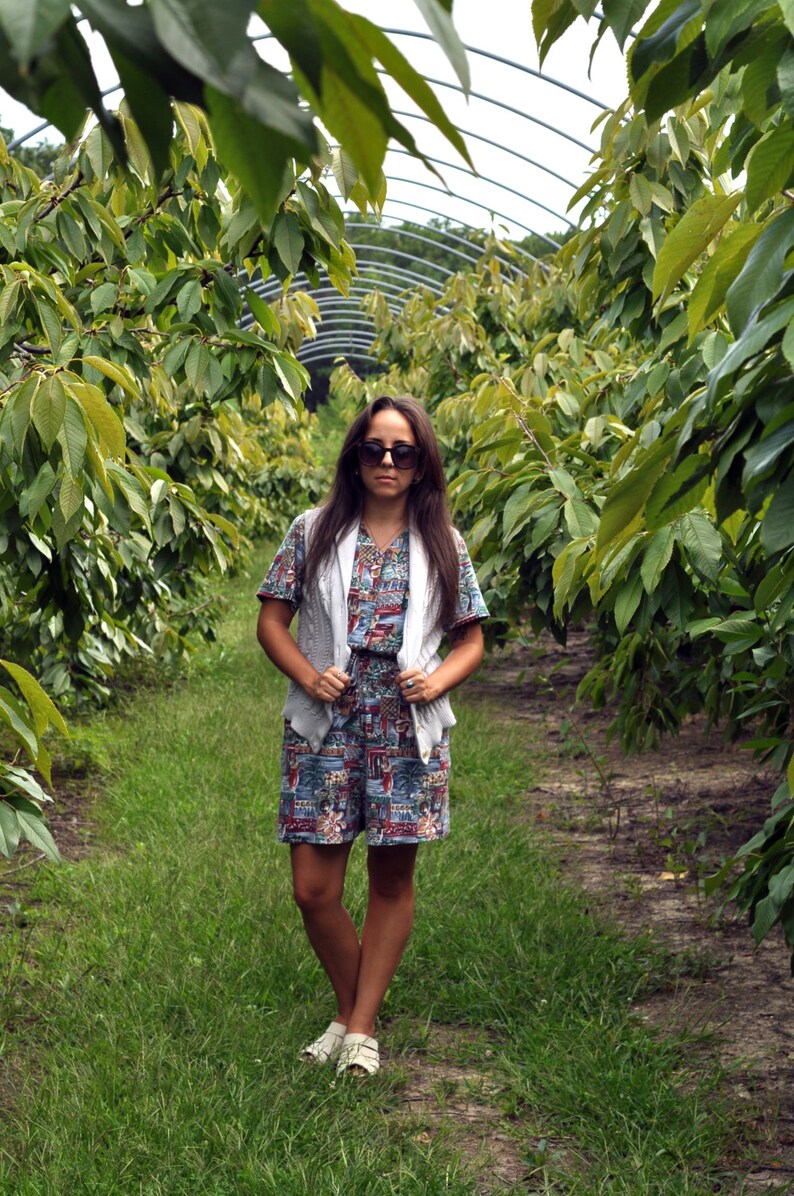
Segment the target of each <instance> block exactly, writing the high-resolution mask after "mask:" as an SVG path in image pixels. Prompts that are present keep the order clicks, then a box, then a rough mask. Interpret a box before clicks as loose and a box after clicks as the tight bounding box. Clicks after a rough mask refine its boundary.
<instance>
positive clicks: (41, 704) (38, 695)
mask: <svg viewBox="0 0 794 1196" xmlns="http://www.w3.org/2000/svg"><path fill="white" fill-rule="evenodd" d="M0 664H1V665H2V666H3V668H4V669H5V670H6V672H8V673H10V674H11V676H12V677H13V678H14V680H15V681H16V683H17V685H18V686H19V688H20V690H21V691H22V695H23V697H24V699H25V701H26V702H27V704H28V706H29V707H30V710H31V713H32V714H33V723H34V726H35V728H36V733H37V734H38V735H41V733H42V732H43V731H45V730H46V728H47V727H48V726H49V724H50V723H52V724H53V725H54V726H55V727H57V729H58V730H59V731H60V732H61V734H62V735H68V734H69V732H68V730H67V728H66V723H65V722H64V720H63V717H62V715H61V713H60V711H59V710H58V708H57V706H56V705H55V704H54V702H53V701H52V700H51V699H50V698H49V697H48V696H47V694H46V693H45V692H44V690H43V689H42V687H41V686H40V685H39V683H38V681H37V680H36V678H35V677H33V676H32V675H31V674H30V673H29V672H28V671H27V669H23V668H22V666H21V665H19V664H14V663H13V662H12V661H10V660H0Z"/></svg>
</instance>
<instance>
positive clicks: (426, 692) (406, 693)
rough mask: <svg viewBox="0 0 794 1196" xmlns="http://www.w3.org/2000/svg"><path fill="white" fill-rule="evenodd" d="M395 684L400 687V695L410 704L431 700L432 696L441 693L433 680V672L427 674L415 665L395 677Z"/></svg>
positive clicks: (437, 695)
mask: <svg viewBox="0 0 794 1196" xmlns="http://www.w3.org/2000/svg"><path fill="white" fill-rule="evenodd" d="M397 684H398V686H399V687H400V696H401V697H402V698H404V699H405V701H406V702H411V703H412V704H413V703H421V702H432V701H433V699H434V698H438V697H440V695H441V690H440V688H439V687H438V685H437V684H436V682H435V681H434V680H433V674H432V673H431V674H430V676H428V675H427V673H425V672H423V671H422V669H419V668H416V667H415V666H414V667H413V668H410V669H405V670H404V671H403V672H402V673H400V674H399V676H398V677H397Z"/></svg>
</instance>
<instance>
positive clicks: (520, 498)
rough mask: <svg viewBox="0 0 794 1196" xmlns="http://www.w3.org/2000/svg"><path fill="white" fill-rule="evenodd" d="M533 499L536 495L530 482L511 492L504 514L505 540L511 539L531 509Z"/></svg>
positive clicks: (503, 532)
mask: <svg viewBox="0 0 794 1196" xmlns="http://www.w3.org/2000/svg"><path fill="white" fill-rule="evenodd" d="M533 498H534V494H533V489H532V484H531V483H530V482H523V483H522V484H521V485H520V486H516V488H515V490H513V491H512V492H511V494H510V496H509V498H508V500H507V502H506V503H505V506H504V511H503V512H502V534H503V536H504V539H505V540H508V539H509V538H510V535H511V533H512V531H513V528H514V527H515V526H516V525H517V524H518V522H519V520H520V519H521V518H522V517H523V516H524V515H525V514H526V513H527V512H528V511H529V510H530V509H531V507H532V501H533Z"/></svg>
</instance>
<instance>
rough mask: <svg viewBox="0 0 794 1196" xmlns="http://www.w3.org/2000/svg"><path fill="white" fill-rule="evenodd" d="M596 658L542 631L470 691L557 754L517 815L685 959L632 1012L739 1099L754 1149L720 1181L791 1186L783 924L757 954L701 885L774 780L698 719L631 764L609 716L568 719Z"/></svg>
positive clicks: (741, 838)
mask: <svg viewBox="0 0 794 1196" xmlns="http://www.w3.org/2000/svg"><path fill="white" fill-rule="evenodd" d="M589 660H590V654H589V651H588V648H587V642H586V637H585V636H584V635H583V634H579V635H574V636H572V637H571V638H570V639H569V642H568V645H567V646H566V647H565V648H563V647H561V646H560V645H558V644H556V643H555V642H554V641H553V640H552V639H551V638H549V639H548V641H543V642H542V644H541V645H540V646H539V647H536V648H534V649H523V650H521V649H518V648H512V649H510V650H509V651H505V652H502V653H495V654H493V655H492V656H491V658H490V662H489V664H488V665H487V666H486V668H485V669H484V670H483V672H482V673H481V674H480V675H479V678H478V684H477V689H478V691H479V692H480V693H482V694H483V696H484V697H485V698H488V699H491V700H493V699H497V700H498V701H499V703H500V704H501V705H503V707H504V711H505V716H504V717H505V720H506V721H507V722H508V725H509V726H510V727H511V728H515V731H516V733H521V728H522V727H526V731H527V735H528V737H531V739H534V740H536V741H540V742H542V743H543V744H544V748H545V750H546V751H547V752H551V753H552V755H553V764H552V765H551V766H546V767H545V768H544V769H543V771H542V773H541V779H540V781H539V783H538V784H537V785H536V786H535V787H534V788H532V789H531V790H529V791H528V792H527V794H526V810H525V813H526V817H528V818H531V819H533V820H536V821H538V822H539V823H541V824H542V825H543V826H544V827H545V828H546V829H547V830H548V831H549V832H550V833H551V834H552V836H553V837H554V839H555V840H556V841H557V842H558V843H560V844H561V845H562V846H563V847H564V848H565V857H564V859H565V864H566V865H567V868H568V871H569V874H570V878H571V879H572V880H574V881H579V882H580V883H582V884H584V886H585V888H586V889H587V890H588V891H589V892H590V893H591V894H592V895H593V899H594V901H596V902H597V903H598V905H600V906H601V908H602V909H603V910H604V912H605V913H607V914H608V916H610V917H612V918H615V919H616V920H617V921H618V922H620V923H621V924H622V925H623V926H625V927H626V928H627V929H628V930H629V931H633V932H639V931H645V930H651V931H652V932H653V933H654V934H655V935H656V936H657V938H658V939H659V940H660V941H661V942H662V943H663V944H665V945H666V946H667V947H668V948H669V949H670V950H671V952H672V953H673V956H674V958H675V960H676V961H678V962H679V963H680V968H679V969H677V970H678V972H679V974H678V975H671V978H670V982H669V985H668V986H667V988H666V989H665V990H663V991H660V992H656V993H654V995H653V996H652V997H651V998H650V999H647V1000H645V1001H643V1002H641V1003H640V1004H638V1006H637V1012H638V1014H639V1015H640V1016H641V1017H643V1018H645V1019H647V1020H648V1022H651V1023H653V1024H655V1025H657V1026H659V1027H661V1028H663V1027H664V1026H666V1025H675V1026H677V1027H680V1026H682V1025H683V1026H685V1027H686V1028H687V1029H689V1030H692V1031H694V1032H696V1033H698V1034H700V1033H704V1034H706V1035H707V1036H708V1039H709V1047H708V1049H710V1050H712V1051H714V1052H715V1053H716V1055H717V1057H718V1058H719V1059H720V1060H721V1062H722V1063H723V1064H724V1065H725V1066H726V1068H727V1069H728V1080H727V1083H728V1084H729V1085H730V1088H731V1091H732V1094H733V1096H734V1097H735V1098H736V1100H737V1101H738V1102H739V1104H740V1106H741V1105H743V1104H744V1105H746V1116H745V1117H744V1118H743V1121H744V1123H745V1125H746V1126H747V1127H748V1131H749V1134H750V1136H751V1138H752V1146H751V1151H752V1154H753V1155H754V1156H755V1157H754V1158H753V1161H752V1162H751V1163H748V1161H747V1156H748V1151H747V1148H746V1145H745V1146H744V1147H737V1155H736V1158H733V1159H731V1158H727V1159H726V1160H725V1169H726V1172H727V1173H731V1172H733V1173H734V1174H735V1176H736V1181H735V1188H733V1187H730V1186H728V1187H726V1186H722V1187H721V1188H720V1190H721V1191H723V1192H727V1191H735V1192H737V1193H739V1192H741V1193H748V1194H749V1193H755V1192H770V1191H774V1192H794V1086H793V1085H792V1081H791V1073H792V1065H793V1063H794V1024H793V1023H792V1016H791V1015H792V999H793V998H794V981H793V980H792V979H791V975H790V963H789V952H788V950H787V948H786V946H785V943H784V942H783V938H782V935H781V934H780V933H779V931H776V932H773V933H772V934H771V935H770V937H769V939H768V940H767V941H765V942H764V943H763V944H762V945H761V946H760V948H759V949H758V950H755V948H754V944H753V940H752V937H751V934H750V931H749V929H748V926H747V924H746V921H744V922H737V921H736V920H735V918H734V916H733V914H732V913H731V911H730V910H729V911H727V912H725V913H722V914H720V913H719V911H718V907H717V903H716V902H715V901H711V902H706V901H704V900H702V899H699V898H698V896H697V893H696V888H695V885H694V881H695V879H696V878H697V876H698V875H708V873H709V872H711V871H714V870H715V869H716V866H717V865H718V864H719V862H720V859H721V858H723V857H724V856H725V855H726V854H728V853H732V852H733V851H734V850H735V849H736V848H737V847H738V846H739V845H740V844H741V843H743V842H745V841H746V840H747V839H748V838H749V837H750V835H751V834H754V833H755V831H756V830H757V829H758V828H759V827H760V825H761V823H762V822H763V820H764V819H765V818H766V817H767V816H768V813H769V802H770V798H771V795H772V793H773V792H774V789H775V787H776V784H777V781H776V779H775V777H774V776H773V775H772V774H771V773H769V772H765V771H763V770H759V769H758V768H756V767H755V766H754V764H753V760H752V756H751V754H750V753H749V752H746V751H742V750H741V748H739V747H737V746H732V745H729V744H726V743H725V742H724V741H723V739H722V737H721V735H720V734H719V733H718V732H712V733H710V734H706V733H705V730H704V724H703V722H702V720H699V719H692V720H691V721H690V722H688V723H687V724H686V725H685V726H684V727H683V728H682V730H681V732H680V734H679V735H677V736H675V737H673V738H670V739H667V740H665V741H664V742H663V744H662V747H661V750H660V751H658V752H649V753H647V754H645V755H642V756H639V757H633V758H631V759H626V758H625V757H624V755H623V753H622V751H621V749H620V746H619V744H618V743H617V742H615V741H614V740H613V741H612V743H610V744H607V743H606V740H605V732H606V728H607V726H608V724H609V721H610V716H609V713H608V712H607V711H600V712H594V711H592V710H587V709H580V710H577V711H574V712H573V714H572V706H573V699H574V691H575V689H576V685H577V683H578V682H579V681H580V680H581V678H582V677H583V676H584V674H585V672H586V671H587V668H588V667H589ZM674 970H676V969H674ZM729 1182H732V1181H729Z"/></svg>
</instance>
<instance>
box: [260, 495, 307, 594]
mask: <svg viewBox="0 0 794 1196" xmlns="http://www.w3.org/2000/svg"><path fill="white" fill-rule="evenodd" d="M304 524H305V516H304V515H299V516H298V518H297V519H295V520H294V521H293V523H292V524H291V526H290V529H289V531H288V532H287V534H286V536H285V537H284V541H283V543H282V545H281V547H280V548H279V550H278V552H277V553H276V555H275V557H274V558H273V564H272V565H271V566H270V568H269V569H268V571H267V573H266V574H265V576H264V580H263V581H262V584H261V586H260V587H259V589H258V590H257V592H256V596H257V598H259V599H260V601H261V600H262V599H263V598H279V599H280V600H281V601H282V602H289V604H290V607H291V608H292V613H293V614H294V613H295V611H296V610H297V609H298V607H299V606H300V604H301V602H302V601H303V568H304V562H305V559H306V539H305V532H304Z"/></svg>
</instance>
